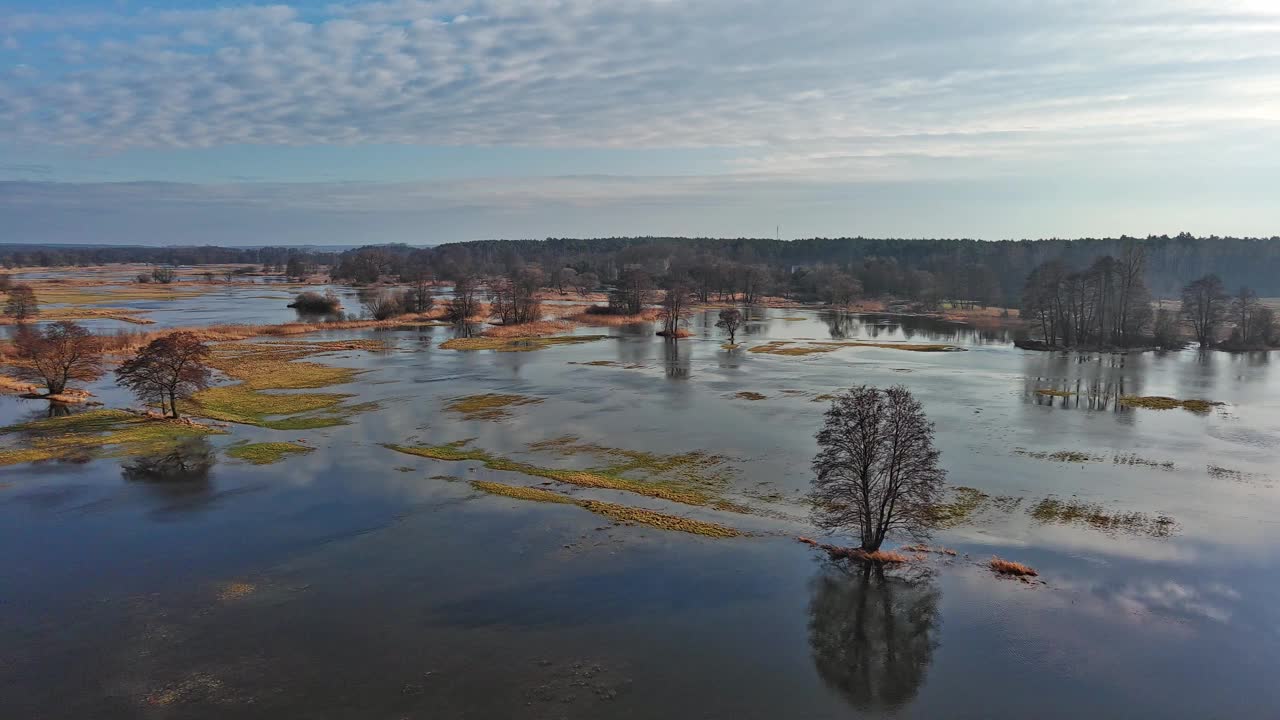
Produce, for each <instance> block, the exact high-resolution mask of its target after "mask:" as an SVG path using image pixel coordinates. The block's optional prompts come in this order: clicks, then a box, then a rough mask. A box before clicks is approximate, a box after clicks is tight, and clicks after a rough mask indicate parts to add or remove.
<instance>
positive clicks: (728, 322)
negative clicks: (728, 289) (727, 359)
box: [716, 308, 742, 345]
mask: <svg viewBox="0 0 1280 720" xmlns="http://www.w3.org/2000/svg"><path fill="white" fill-rule="evenodd" d="M741 325H742V311H741V310H739V309H737V308H725V309H724V310H721V311H720V320H719V321H718V322H717V323H716V327H718V328H721V329H723V330H724V331H725V332H727V333H729V344H730V345H735V344H737V339H736V338H737V336H738V328H739V327H740V326H741Z"/></svg>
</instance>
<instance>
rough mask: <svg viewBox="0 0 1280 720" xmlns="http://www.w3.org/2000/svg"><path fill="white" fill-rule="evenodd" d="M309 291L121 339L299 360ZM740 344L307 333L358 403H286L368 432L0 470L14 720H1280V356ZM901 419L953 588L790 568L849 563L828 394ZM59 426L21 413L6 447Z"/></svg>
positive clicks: (5, 402) (921, 579) (312, 421)
mask: <svg viewBox="0 0 1280 720" xmlns="http://www.w3.org/2000/svg"><path fill="white" fill-rule="evenodd" d="M321 289H322V288H321ZM295 292H297V288H289V289H287V290H286V289H265V288H263V287H255V286H243V287H231V288H222V289H218V290H215V291H210V292H205V293H200V294H199V295H198V297H196V296H193V297H189V298H188V297H183V298H180V299H177V300H132V301H130V300H126V301H121V302H114V301H112V302H110V303H109V305H110V306H111V307H121V308H130V309H135V310H146V311H147V313H146V316H147V317H148V318H149V319H152V320H153V321H155V323H156V326H161V327H163V326H178V325H200V324H212V323H221V322H273V323H274V322H286V321H291V320H293V319H295V317H296V316H295V315H294V313H293V311H291V310H288V309H287V308H285V307H284V306H285V304H286V302H287V301H288V298H289V297H290V296H291V294H293V293H295ZM347 293H348V297H349V298H350V297H353V296H351V295H350V291H349V290H348V291H347ZM347 304H348V305H349V306H350V307H355V306H356V305H357V303H356V301H355V300H354V299H350V300H348V303H347ZM747 316H748V319H747V322H746V324H745V325H744V327H743V328H742V330H740V331H739V335H738V342H739V343H740V344H741V347H740V348H738V349H736V350H731V351H730V350H725V349H723V348H722V343H723V342H724V338H723V336H722V335H721V333H720V332H719V331H717V330H716V329H715V328H714V322H715V311H713V310H706V311H700V312H699V313H698V314H697V315H695V316H694V317H693V319H692V322H691V323H690V329H691V330H692V331H693V336H692V337H690V338H688V339H684V340H680V341H678V342H669V341H665V340H663V339H662V338H658V337H655V336H654V335H653V329H654V328H653V327H652V326H651V325H638V326H630V327H592V328H579V329H577V330H575V331H573V332H574V334H575V335H576V336H578V337H577V339H578V340H579V342H573V343H554V344H547V345H546V346H545V347H536V348H531V347H523V348H514V349H520V350H525V351H519V352H501V351H494V350H454V349H448V348H445V347H442V345H443V344H444V343H446V342H447V341H449V340H450V339H452V338H453V337H454V331H453V330H452V329H451V328H447V327H425V326H424V327H408V328H402V329H396V330H378V331H373V330H355V331H322V332H317V333H310V334H308V335H306V336H305V339H304V340H301V341H302V342H305V343H309V344H310V345H308V346H307V348H306V350H305V354H306V355H305V362H310V363H318V364H320V365H323V366H328V367H334V368H349V369H352V370H355V371H357V372H355V373H351V374H344V373H337V374H336V375H338V376H341V377H339V378H336V379H338V380H349V382H337V383H336V384H332V385H330V386H327V387H325V388H324V389H323V390H316V389H307V390H304V389H301V388H304V387H307V388H314V386H313V385H306V384H296V383H295V384H292V385H289V384H287V383H286V384H283V385H281V384H277V385H274V386H271V387H268V388H266V389H265V390H262V391H263V392H275V393H279V394H284V395H302V394H306V393H310V394H313V395H314V394H316V393H340V394H342V395H343V396H344V397H341V398H339V399H338V400H333V401H332V402H330V401H325V402H330V405H326V406H324V407H325V408H326V409H324V410H311V409H304V410H300V411H298V413H297V414H296V415H290V416H289V417H290V418H291V420H290V422H283V421H280V420H277V419H272V416H271V414H268V415H267V416H266V419H262V418H258V422H257V424H245V423H244V422H234V423H230V424H228V425H227V426H226V427H224V428H220V430H221V431H222V432H220V433H217V434H198V435H194V436H193V437H191V438H189V439H187V440H185V441H184V442H183V443H181V444H180V445H178V446H175V447H167V448H164V449H163V450H160V451H158V452H156V453H154V454H151V455H148V454H145V453H143V454H128V455H125V454H120V455H118V456H113V454H112V453H109V452H102V453H89V454H86V455H83V456H78V457H74V458H70V457H61V458H60V459H57V460H49V461H44V462H35V463H15V464H11V465H8V466H7V467H3V468H0V547H4V548H5V549H6V552H5V553H4V557H3V559H0V588H3V591H2V592H0V607H3V610H4V612H3V613H0V647H3V648H4V652H3V653H2V654H0V716H3V717H12V718H28V717H29V718H37V717H38V718H89V717H92V718H136V717H143V718H229V717H236V718H240V717H244V718H258V717H261V718H283V717H308V718H350V717H367V718H489V717H527V718H651V717H663V716H665V717H697V718H777V717H794V718H848V717H880V716H902V717H917V718H955V717H973V718H988V717H1001V718H1006V717H1007V718H1014V717H1018V718H1021V717H1048V718H1078V717H1081V716H1093V717H1135V716H1146V717H1154V716H1159V717H1167V718H1175V717H1176V718H1205V717H1233V718H1243V717H1274V716H1276V715H1277V714H1280V690H1278V689H1276V687H1275V684H1274V683H1272V682H1270V681H1268V680H1267V678H1266V674H1267V672H1268V671H1269V669H1270V668H1271V667H1272V666H1273V665H1274V664H1275V663H1276V662H1280V637H1278V636H1277V629H1278V628H1280V610H1277V609H1276V607H1275V605H1274V603H1272V602H1271V597H1272V592H1271V591H1272V589H1273V588H1274V586H1275V585H1276V583H1277V581H1278V580H1280V560H1278V559H1277V557H1276V553H1275V551H1274V549H1273V548H1274V539H1275V537H1276V534H1277V531H1276V527H1277V526H1276V518H1277V516H1278V514H1280V489H1278V488H1277V487H1276V484H1277V483H1278V482H1280V462H1278V461H1280V369H1277V367H1275V363H1274V362H1273V361H1274V360H1276V357H1275V356H1274V355H1268V354H1266V353H1255V354H1236V355H1233V354H1226V353H1211V354H1207V355H1201V354H1199V353H1197V352H1195V351H1185V352H1171V353H1162V354H1155V353H1148V354H1130V355H1096V354H1079V355H1077V354H1057V353H1037V352H1030V351H1023V350H1019V349H1016V348H1015V347H1013V345H1012V343H1011V340H1012V338H1011V336H1010V335H1009V334H1008V333H1006V332H1004V331H999V330H994V331H989V330H979V329H975V328H972V327H969V326H965V325H959V324H954V323H946V322H941V321H937V320H931V319H927V318H911V317H895V316H877V315H853V314H842V313H833V312H823V311H816V310H795V309H786V310H781V309H762V310H752V311H750V312H748V314H747ZM94 322H102V323H110V322H113V321H91V322H89V323H87V324H90V325H92V324H93V323H94ZM102 327H103V328H105V327H107V326H106V325H103V326H102ZM112 327H114V326H112ZM369 341H376V342H369ZM279 342H281V341H279V340H272V339H269V338H259V339H256V340H252V341H247V342H245V343H242V345H244V346H251V347H247V348H245V347H240V348H238V349H235V350H233V351H224V352H234V353H236V354H235V355H234V356H229V357H230V359H229V360H227V362H228V363H234V362H237V361H243V360H244V359H246V358H248V359H253V360H255V361H259V362H261V361H263V360H262V359H263V358H264V357H266V356H268V355H269V354H270V353H276V354H279V353H281V352H284V351H281V350H280V349H279V347H278V346H277V347H273V346H272V345H271V344H272V343H279ZM326 343H330V344H326ZM900 343H905V344H909V345H918V346H926V345H928V346H938V347H937V348H936V349H937V351H933V352H915V351H910V350H908V349H903V348H899V347H895V345H896V344H900ZM259 345H261V346H263V347H261V348H256V347H252V346H259ZM917 349H920V348H919V347H918V348H917ZM294 351H295V349H293V348H291V349H289V350H288V352H294ZM298 352H304V351H301V350H299V351H298ZM290 357H293V356H292V355H290ZM897 383H901V384H904V385H906V386H907V387H908V388H910V389H911V390H912V392H913V393H915V394H916V396H917V397H918V398H919V399H920V400H921V401H922V402H923V404H924V407H925V410H926V412H927V413H928V416H929V418H930V420H932V421H933V422H934V423H936V426H937V444H938V446H939V448H940V449H941V451H942V465H943V467H945V468H946V469H947V471H948V473H949V478H948V481H949V483H950V485H951V486H952V488H953V489H952V493H951V497H950V505H949V510H950V512H949V515H948V519H947V521H946V522H945V523H944V525H945V527H944V528H943V529H941V530H939V531H938V532H937V533H936V534H935V537H934V539H933V540H932V542H931V545H932V547H934V548H947V549H951V550H954V551H955V554H954V555H952V554H947V553H944V552H936V553H932V552H920V553H919V556H920V559H917V560H915V561H913V562H912V563H910V564H909V567H907V568H905V569H893V570H888V571H885V572H883V573H881V572H874V571H862V570H853V569H849V568H847V567H843V566H838V565H834V564H832V563H830V562H829V561H828V560H826V557H825V555H824V554H823V553H820V552H816V551H815V550H814V549H813V548H811V547H809V546H807V545H804V544H801V543H798V542H796V540H795V538H796V536H797V535H807V536H812V537H821V536H818V535H817V534H816V531H815V530H814V529H813V528H811V527H810V526H809V525H808V523H807V508H806V506H805V503H804V501H803V495H804V493H805V492H806V491H807V490H808V487H809V482H810V478H811V472H810V469H809V463H810V461H811V459H812V457H813V455H814V452H815V449H816V448H815V444H814V440H813V434H814V432H815V431H816V430H817V428H818V426H819V424H820V423H821V419H822V413H823V411H824V409H825V408H826V406H827V403H826V402H825V398H824V397H823V396H826V395H829V394H831V393H833V392H837V391H839V390H841V389H844V388H847V387H849V386H851V385H858V384H872V385H881V386H883V385H891V384H897ZM281 387H283V388H285V389H278V388H281ZM272 388H277V389H272ZM89 389H90V390H91V391H93V392H94V393H95V394H96V395H97V399H98V400H100V401H101V402H103V403H105V405H106V407H107V408H119V407H129V406H131V405H132V404H133V400H132V398H131V397H130V396H128V395H127V394H126V393H125V392H123V391H122V390H120V389H118V388H116V387H114V386H113V385H112V384H111V383H110V382H109V381H102V382H99V383H96V384H93V385H91V386H89ZM251 390H252V389H251ZM1150 397H1169V398H1175V399H1179V400H1187V399H1199V400H1207V401H1212V402H1215V403H1221V404H1220V405H1209V406H1207V407H1203V408H1200V407H1198V406H1197V407H1193V408H1183V407H1177V408H1173V409H1157V408H1153V407H1147V406H1144V404H1143V403H1141V402H1139V401H1138V400H1137V399H1139V398H1150ZM1126 399H1128V400H1127V401H1126ZM298 404H299V405H300V406H301V403H300V402H299V403H298ZM308 407H310V406H308ZM47 412H48V405H47V404H45V403H42V402H40V401H31V400H21V399H17V398H15V397H13V396H5V397H3V398H0V423H3V424H4V425H6V426H11V425H14V424H17V423H23V422H28V421H31V420H33V419H38V418H43V417H45V416H46V415H47ZM317 413H320V415H318V414H317ZM325 413H327V414H325ZM282 414H283V413H282ZM321 415H323V417H321ZM255 417H256V416H255ZM299 418H300V419H301V420H299ZM317 418H320V420H323V422H321V421H318V420H317ZM251 419H252V418H251ZM328 420H333V422H331V423H330V422H328ZM340 423H345V424H340ZM19 435H21V433H10V434H9V436H8V440H7V442H8V447H15V448H16V447H22V446H24V443H27V442H34V441H30V440H29V439H24V438H23V437H19ZM619 508H622V509H621V510H620V509H619ZM709 528H721V529H724V530H727V531H731V532H722V531H720V530H710V529H709ZM833 541H834V542H839V541H840V540H839V539H838V538H837V539H835V540H833ZM993 555H998V556H1000V557H1005V558H1009V559H1012V560H1016V561H1019V562H1023V563H1026V564H1028V565H1031V566H1033V567H1034V568H1035V569H1036V570H1038V571H1039V576H1038V577H1037V578H1036V579H1035V582H1022V581H1019V580H1017V579H1012V578H1005V577H1000V576H997V575H996V574H994V573H993V572H992V571H991V570H990V569H989V568H988V567H987V563H988V561H989V560H990V558H991V557H992V556H993Z"/></svg>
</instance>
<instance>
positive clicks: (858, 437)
mask: <svg viewBox="0 0 1280 720" xmlns="http://www.w3.org/2000/svg"><path fill="white" fill-rule="evenodd" d="M817 440H818V446H819V448H820V449H819V450H818V454H817V455H816V456H815V457H814V459H813V471H814V473H815V477H814V480H813V490H812V493H811V495H810V499H811V500H812V502H813V508H812V517H813V521H814V523H815V524H817V525H818V526H819V527H822V528H824V529H828V530H846V531H853V532H856V533H857V534H858V536H859V538H860V539H861V542H862V544H861V549H862V550H863V551H865V552H875V551H876V550H879V549H880V545H881V544H882V543H883V542H884V540H885V538H886V537H888V536H889V535H890V534H893V533H902V534H907V535H911V536H913V537H920V536H924V535H926V534H927V533H928V530H929V528H930V527H931V526H932V525H933V524H934V516H935V510H936V505H937V502H938V498H939V495H940V493H941V492H942V488H943V484H944V482H945V480H946V471H944V470H943V469H941V468H940V467H938V451H937V449H935V448H934V446H933V424H932V423H930V422H929V421H928V419H927V418H926V417H925V414H924V409H923V408H922V407H921V406H920V402H919V401H917V400H916V399H915V398H914V397H912V395H911V392H910V391H908V390H907V389H906V388H905V387H903V386H901V385H896V386H894V387H891V388H888V389H880V388H874V387H868V386H866V385H863V386H859V387H855V388H852V389H850V390H847V391H845V392H843V393H840V394H839V395H837V396H836V398H835V399H834V400H832V402H831V407H830V408H829V409H828V410H827V414H826V420H825V422H824V423H823V426H822V429H821V430H819V431H818V435H817Z"/></svg>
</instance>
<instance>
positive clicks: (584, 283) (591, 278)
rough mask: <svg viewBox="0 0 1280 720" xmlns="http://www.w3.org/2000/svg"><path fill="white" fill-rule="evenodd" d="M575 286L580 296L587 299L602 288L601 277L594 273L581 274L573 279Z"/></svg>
mask: <svg viewBox="0 0 1280 720" xmlns="http://www.w3.org/2000/svg"><path fill="white" fill-rule="evenodd" d="M573 285H574V287H575V288H576V289H577V290H578V294H579V295H582V296H583V297H586V296H587V295H590V294H591V293H592V292H594V291H595V289H596V288H598V287H600V277H599V276H597V275H596V274H595V273H593V272H585V273H580V274H579V275H578V276H577V277H575V278H574V279H573Z"/></svg>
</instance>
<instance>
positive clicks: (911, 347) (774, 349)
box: [750, 340, 964, 356]
mask: <svg viewBox="0 0 1280 720" xmlns="http://www.w3.org/2000/svg"><path fill="white" fill-rule="evenodd" d="M849 347H852V348H857V347H873V348H882V349H885V350H907V351H910V352H962V351H963V350H964V348H962V347H956V346H955V345H942V344H932V343H930V344H926V343H878V342H853V341H850V342H819V341H808V342H805V343H803V344H802V343H797V342H794V341H791V340H774V341H772V342H768V343H765V344H763V345H757V346H755V347H753V348H751V349H750V351H751V352H754V353H766V354H769V355H784V356H786V355H793V356H794V355H812V354H814V353H829V352H835V351H836V350H839V349H841V348H849Z"/></svg>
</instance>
